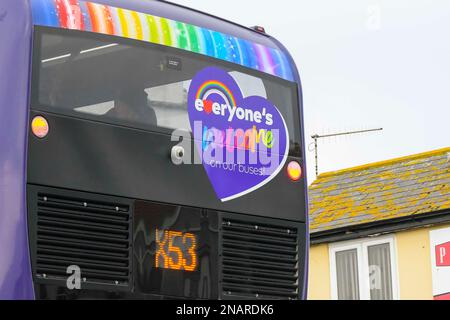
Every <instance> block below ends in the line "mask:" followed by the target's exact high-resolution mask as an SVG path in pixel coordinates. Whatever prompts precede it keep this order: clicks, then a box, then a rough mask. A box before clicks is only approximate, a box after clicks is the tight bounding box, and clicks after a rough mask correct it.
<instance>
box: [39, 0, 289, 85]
mask: <svg viewBox="0 0 450 320" xmlns="http://www.w3.org/2000/svg"><path fill="white" fill-rule="evenodd" d="M31 5H32V16H33V22H34V24H35V25H41V26H48V27H57V28H64V29H73V30H80V31H90V32H96V33H102V34H108V35H115V36H119V37H124V38H130V39H135V40H141V41H146V42H151V43H154V44H159V45H164V46H168V47H173V48H177V49H182V50H186V51H190V52H194V53H198V54H202V55H206V56H209V57H212V58H216V59H221V60H225V61H228V62H232V63H235V64H239V65H242V66H244V67H247V68H251V69H254V70H258V71H261V72H264V73H267V74H271V75H274V76H277V77H279V78H282V79H285V80H288V81H294V73H293V69H292V66H291V64H290V63H289V59H288V57H287V56H286V55H285V54H284V53H283V52H282V51H280V50H278V49H275V48H270V47H266V46H263V45H261V44H257V43H254V42H251V41H247V40H244V39H239V38H237V37H234V36H230V35H226V34H223V33H220V32H217V31H213V30H210V29H206V28H202V27H198V26H195V25H192V24H188V23H183V22H178V21H174V20H170V19H166V18H163V17H157V16H153V15H150V14H145V13H141V12H136V11H131V10H127V9H122V8H116V7H112V6H107V5H103V4H97V3H95V2H90V1H82V0H31Z"/></svg>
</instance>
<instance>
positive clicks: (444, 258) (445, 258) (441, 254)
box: [436, 242, 450, 267]
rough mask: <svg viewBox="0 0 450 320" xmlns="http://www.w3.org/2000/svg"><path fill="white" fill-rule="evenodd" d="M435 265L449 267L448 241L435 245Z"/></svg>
mask: <svg viewBox="0 0 450 320" xmlns="http://www.w3.org/2000/svg"><path fill="white" fill-rule="evenodd" d="M436 266H437V267H450V242H447V243H444V244H441V245H438V246H436Z"/></svg>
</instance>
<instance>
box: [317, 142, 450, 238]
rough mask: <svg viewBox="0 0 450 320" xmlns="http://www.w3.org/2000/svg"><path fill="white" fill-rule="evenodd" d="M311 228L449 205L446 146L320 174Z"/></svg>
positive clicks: (448, 153)
mask: <svg viewBox="0 0 450 320" xmlns="http://www.w3.org/2000/svg"><path fill="white" fill-rule="evenodd" d="M309 202H310V221H311V232H312V233H315V232H320V231H326V230H331V229H338V228H342V227H348V226H356V225H360V224H366V223H371V222H376V221H381V220H389V219H395V218H400V217H406V216H412V215H418V214H425V213H429V212H435V211H440V210H445V209H450V148H445V149H440V150H436V151H432V152H427V153H421V154H416V155H412V156H408V157H403V158H397V159H392V160H388V161H382V162H377V163H372V164H368V165H364V166H359V167H355V168H350V169H345V170H340V171H335V172H329V173H324V174H321V175H320V176H319V177H318V178H317V180H316V181H315V182H314V183H313V184H312V185H311V187H310V188H309Z"/></svg>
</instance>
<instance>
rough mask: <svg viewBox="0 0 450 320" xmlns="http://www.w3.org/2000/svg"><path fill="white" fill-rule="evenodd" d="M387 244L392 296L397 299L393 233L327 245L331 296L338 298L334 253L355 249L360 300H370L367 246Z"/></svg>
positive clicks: (396, 269)
mask: <svg viewBox="0 0 450 320" xmlns="http://www.w3.org/2000/svg"><path fill="white" fill-rule="evenodd" d="M381 244H389V248H390V250H389V251H390V258H391V274H392V297H393V299H394V300H398V299H399V296H400V293H399V285H398V279H399V277H398V268H397V245H396V241H395V237H394V235H389V236H383V237H378V238H364V239H359V240H353V241H346V242H339V243H334V244H330V245H329V259H330V279H331V281H330V285H331V298H332V299H333V300H337V299H338V288H337V276H336V253H337V252H342V251H348V250H355V249H356V251H357V261H358V282H359V298H360V300H370V278H369V255H368V247H372V246H376V245H381Z"/></svg>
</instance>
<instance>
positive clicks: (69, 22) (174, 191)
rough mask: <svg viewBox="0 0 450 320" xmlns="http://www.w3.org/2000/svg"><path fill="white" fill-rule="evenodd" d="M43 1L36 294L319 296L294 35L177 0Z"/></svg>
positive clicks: (35, 171) (33, 205)
mask: <svg viewBox="0 0 450 320" xmlns="http://www.w3.org/2000/svg"><path fill="white" fill-rule="evenodd" d="M31 2H32V4H33V6H32V8H33V12H32V14H33V20H34V24H35V25H34V31H33V52H32V56H33V58H32V81H31V99H30V123H29V125H30V130H29V140H28V169H27V170H28V175H27V207H28V229H29V242H30V250H31V262H32V272H33V281H34V289H35V296H36V298H38V299H61V298H62V299H88V298H89V299H90V298H101V299H105V298H106V299H122V298H123V299H153V298H155V299H159V298H188V299H302V298H305V294H306V289H305V283H306V273H307V246H308V230H307V201H306V179H305V176H304V169H305V160H304V144H303V140H302V139H303V133H302V132H303V127H302V120H301V119H302V111H301V91H300V89H299V88H300V83H299V80H298V75H297V71H296V68H295V66H294V65H293V62H292V60H291V58H290V57H289V55H288V53H287V52H286V51H285V50H284V49H283V48H282V47H280V46H281V45H280V44H279V43H278V42H276V40H274V39H272V38H271V37H268V36H267V35H265V34H262V33H259V32H255V31H253V30H251V29H246V28H243V27H239V26H236V25H234V24H231V23H229V22H226V21H223V20H220V19H218V18H214V17H211V16H208V15H205V14H202V13H199V12H195V11H191V10H189V9H186V8H182V7H178V6H175V5H172V4H168V3H163V2H156V1H155V2H148V3H147V4H145V5H144V4H142V3H141V2H139V3H138V2H135V3H134V4H133V2H129V1H114V4H115V5H118V4H119V5H120V4H122V7H126V8H119V7H114V6H109V5H108V3H107V1H99V2H102V4H98V3H93V2H85V1H53V0H33V1H31ZM111 2H112V1H111ZM133 10H136V11H133ZM180 16H183V17H184V20H183V22H180V21H178V20H177V17H180Z"/></svg>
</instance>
